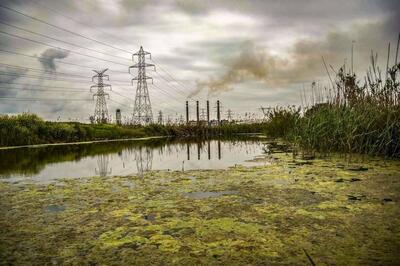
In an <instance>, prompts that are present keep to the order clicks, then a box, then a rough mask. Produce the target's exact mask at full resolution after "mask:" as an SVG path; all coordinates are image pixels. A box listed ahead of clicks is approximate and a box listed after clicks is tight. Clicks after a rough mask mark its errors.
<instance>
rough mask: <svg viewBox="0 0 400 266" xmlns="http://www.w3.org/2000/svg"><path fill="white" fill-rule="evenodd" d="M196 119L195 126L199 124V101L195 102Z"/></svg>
mask: <svg viewBox="0 0 400 266" xmlns="http://www.w3.org/2000/svg"><path fill="white" fill-rule="evenodd" d="M196 118H197V124H199V122H200V117H199V101H196Z"/></svg>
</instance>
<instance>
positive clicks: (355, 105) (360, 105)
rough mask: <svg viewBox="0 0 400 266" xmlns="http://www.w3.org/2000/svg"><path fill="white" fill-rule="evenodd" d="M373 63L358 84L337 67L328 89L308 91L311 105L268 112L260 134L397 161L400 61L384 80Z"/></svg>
mask: <svg viewBox="0 0 400 266" xmlns="http://www.w3.org/2000/svg"><path fill="white" fill-rule="evenodd" d="M375 60H376V59H374V57H372V59H371V61H372V63H371V68H370V70H369V72H368V74H367V76H366V77H365V79H364V82H361V81H359V80H358V79H357V76H356V74H354V73H346V72H345V67H341V68H340V69H339V71H337V72H336V78H335V80H334V81H332V88H331V89H324V91H321V90H320V91H314V90H313V93H312V96H311V97H309V98H311V102H312V104H311V105H309V106H306V107H305V108H303V109H300V108H294V107H288V108H274V109H271V110H270V112H269V113H268V115H267V123H266V130H265V132H266V133H267V134H268V135H270V136H275V137H276V136H278V137H284V138H286V139H287V140H290V141H292V142H294V143H296V144H298V145H299V146H300V147H302V148H309V149H312V150H316V151H320V152H331V151H340V152H346V153H366V154H374V155H384V156H389V157H400V82H399V80H398V79H397V77H398V74H399V72H400V63H399V64H396V65H394V66H393V67H391V68H388V71H387V72H388V74H387V77H386V79H384V78H382V77H381V76H382V75H381V73H380V72H379V69H378V67H377V66H376V63H375ZM312 86H315V83H314V84H312ZM315 95H319V98H324V100H322V101H319V102H314V101H315V99H316V98H317V97H316V96H315Z"/></svg>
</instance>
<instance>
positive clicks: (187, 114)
mask: <svg viewBox="0 0 400 266" xmlns="http://www.w3.org/2000/svg"><path fill="white" fill-rule="evenodd" d="M186 124H189V101H186Z"/></svg>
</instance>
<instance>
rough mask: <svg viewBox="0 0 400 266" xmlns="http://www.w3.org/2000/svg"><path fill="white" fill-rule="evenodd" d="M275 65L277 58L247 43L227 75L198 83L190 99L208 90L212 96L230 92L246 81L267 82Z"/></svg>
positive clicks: (229, 67)
mask: <svg viewBox="0 0 400 266" xmlns="http://www.w3.org/2000/svg"><path fill="white" fill-rule="evenodd" d="M275 64H276V63H275V58H273V57H270V56H267V54H266V53H265V52H264V51H263V50H262V49H257V48H256V47H255V45H254V44H252V43H247V44H246V45H244V47H243V50H242V51H241V53H240V55H239V56H238V57H237V58H235V59H233V60H231V62H230V63H228V71H227V72H225V74H223V75H222V76H220V77H217V78H210V79H209V80H206V81H197V86H196V89H195V90H194V91H193V92H192V93H191V94H190V95H189V97H192V96H195V95H197V94H198V93H200V91H202V90H203V89H208V93H209V94H210V95H213V94H218V93H221V92H225V91H229V90H231V89H232V86H233V85H234V84H237V83H240V82H242V81H244V80H246V79H256V80H265V79H266V78H267V76H268V73H269V72H270V69H271V68H274V66H275Z"/></svg>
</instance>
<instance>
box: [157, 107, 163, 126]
mask: <svg viewBox="0 0 400 266" xmlns="http://www.w3.org/2000/svg"><path fill="white" fill-rule="evenodd" d="M157 121H158V124H160V125H162V124H163V113H162V111H161V110H160V111H159V112H158V119H157Z"/></svg>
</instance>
